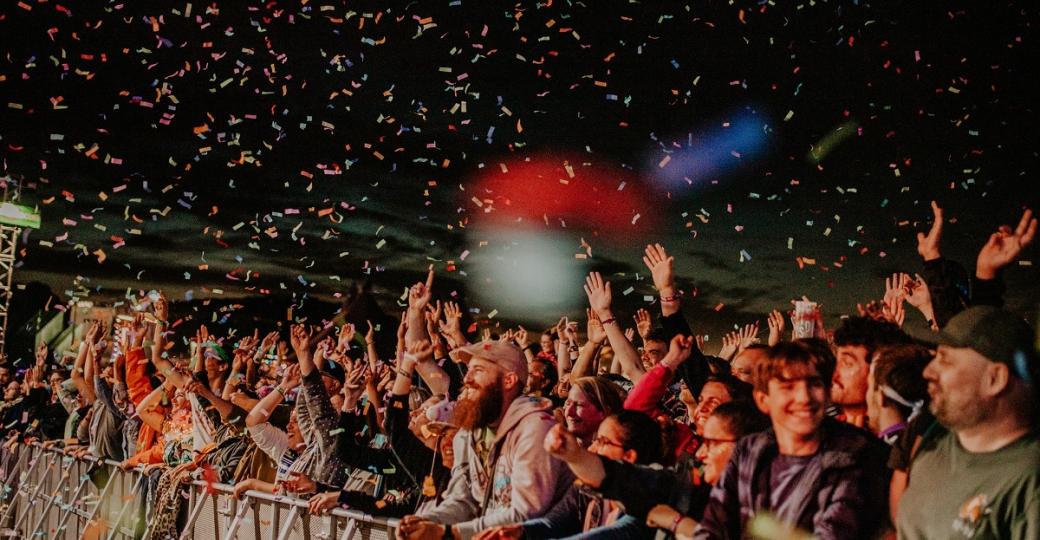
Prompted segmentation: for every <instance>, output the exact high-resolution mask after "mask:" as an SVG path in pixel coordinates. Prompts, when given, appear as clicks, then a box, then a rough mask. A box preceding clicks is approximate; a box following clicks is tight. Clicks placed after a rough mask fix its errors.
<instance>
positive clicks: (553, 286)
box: [466, 227, 584, 321]
mask: <svg viewBox="0 0 1040 540" xmlns="http://www.w3.org/2000/svg"><path fill="white" fill-rule="evenodd" d="M468 238H469V244H470V245H469V250H470V252H471V253H472V254H471V255H470V256H469V257H468V258H467V260H466V263H467V273H468V274H469V279H470V287H469V294H471V295H472V297H473V298H474V299H475V300H476V301H477V303H478V305H480V306H481V307H482V309H483V310H484V312H485V314H486V313H487V312H490V311H492V310H498V312H499V313H502V314H503V315H505V316H507V317H510V318H516V319H522V320H543V321H544V320H546V318H553V317H559V316H560V314H561V313H564V312H567V311H568V310H570V309H571V308H574V306H577V305H578V304H579V303H580V302H581V295H580V294H579V293H580V292H581V287H580V286H579V284H580V283H581V279H582V272H583V271H584V270H583V264H582V261H580V260H578V259H576V258H575V256H574V254H575V253H576V252H577V246H578V243H579V242H578V241H576V240H574V239H572V238H570V237H569V236H567V235H560V234H553V235H550V234H545V233H544V232H540V231H533V230H517V229H508V228H503V227H495V228H490V227H483V228H480V229H473V230H471V231H469V234H468Z"/></svg>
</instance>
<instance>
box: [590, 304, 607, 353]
mask: <svg viewBox="0 0 1040 540" xmlns="http://www.w3.org/2000/svg"><path fill="white" fill-rule="evenodd" d="M585 316H586V317H588V323H586V325H585V333H586V335H587V336H588V337H589V341H591V342H592V343H595V344H596V345H602V344H603V342H604V341H606V340H607V331H606V330H604V329H603V323H602V322H600V320H599V317H597V316H596V312H595V311H593V310H592V309H591V308H589V309H586V310H585Z"/></svg>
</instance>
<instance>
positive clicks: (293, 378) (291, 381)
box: [282, 364, 300, 392]
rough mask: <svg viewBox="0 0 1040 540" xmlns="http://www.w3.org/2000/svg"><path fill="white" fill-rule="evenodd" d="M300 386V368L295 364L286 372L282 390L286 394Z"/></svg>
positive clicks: (283, 377)
mask: <svg viewBox="0 0 1040 540" xmlns="http://www.w3.org/2000/svg"><path fill="white" fill-rule="evenodd" d="M297 386H300V366H299V365H298V364H293V365H291V366H289V367H288V368H287V369H286V370H285V374H284V375H282V390H285V391H286V392H288V391H290V390H292V389H294V388H296V387H297Z"/></svg>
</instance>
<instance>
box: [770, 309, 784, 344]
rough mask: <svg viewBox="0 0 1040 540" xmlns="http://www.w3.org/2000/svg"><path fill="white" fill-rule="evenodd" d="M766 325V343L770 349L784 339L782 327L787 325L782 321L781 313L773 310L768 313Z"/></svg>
mask: <svg viewBox="0 0 1040 540" xmlns="http://www.w3.org/2000/svg"><path fill="white" fill-rule="evenodd" d="M766 324H768V325H769V341H768V342H767V343H768V344H769V346H770V347H772V346H773V345H776V344H777V343H780V341H782V340H783V339H784V327H785V326H786V324H787V323H786V322H785V321H784V315H783V313H780V311H778V310H775V309H774V310H773V311H771V312H770V313H769V317H768V318H767V319H766Z"/></svg>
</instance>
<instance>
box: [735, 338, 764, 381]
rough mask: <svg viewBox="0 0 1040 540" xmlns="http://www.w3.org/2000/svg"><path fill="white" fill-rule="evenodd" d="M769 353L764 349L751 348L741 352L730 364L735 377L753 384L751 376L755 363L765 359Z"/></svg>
mask: <svg viewBox="0 0 1040 540" xmlns="http://www.w3.org/2000/svg"><path fill="white" fill-rule="evenodd" d="M766 354H768V353H767V350H766V349H764V348H757V347H756V348H750V349H744V350H743V351H740V354H738V355H737V356H736V357H735V358H733V361H732V362H730V364H729V366H730V369H731V370H732V371H733V376H734V377H736V378H738V379H740V380H741V381H744V382H746V383H748V384H751V374H752V373H753V372H754V369H755V362H758V360H759V359H761V358H763V357H764V356H765V355H766Z"/></svg>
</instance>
